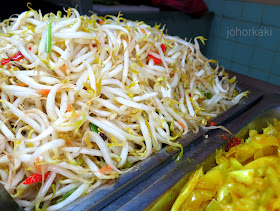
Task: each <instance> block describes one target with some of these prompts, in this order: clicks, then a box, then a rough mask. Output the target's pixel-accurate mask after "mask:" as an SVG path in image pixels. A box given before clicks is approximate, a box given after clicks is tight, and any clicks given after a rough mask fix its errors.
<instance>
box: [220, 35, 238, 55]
mask: <svg viewBox="0 0 280 211" xmlns="http://www.w3.org/2000/svg"><path fill="white" fill-rule="evenodd" d="M234 45H235V43H234V41H232V40H229V39H227V40H225V39H219V46H218V52H217V53H218V56H219V57H222V58H231V57H232V52H233V48H234Z"/></svg>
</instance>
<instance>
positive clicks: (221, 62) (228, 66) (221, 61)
mask: <svg viewBox="0 0 280 211" xmlns="http://www.w3.org/2000/svg"><path fill="white" fill-rule="evenodd" d="M217 60H218V64H219V66H223V67H224V68H225V69H226V70H230V69H231V62H230V60H228V59H225V58H220V57H217Z"/></svg>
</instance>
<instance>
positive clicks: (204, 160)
mask: <svg viewBox="0 0 280 211" xmlns="http://www.w3.org/2000/svg"><path fill="white" fill-rule="evenodd" d="M273 118H278V119H280V95H277V94H273V95H269V96H264V98H263V99H262V100H261V101H260V102H259V103H257V104H256V105H255V106H253V107H252V108H251V109H250V110H248V111H247V112H245V113H243V114H242V115H240V116H239V117H237V118H236V119H234V120H233V121H231V122H228V123H226V124H223V125H224V126H225V127H226V128H228V129H229V130H230V131H231V132H232V133H234V134H237V136H238V137H240V138H244V137H248V132H249V129H256V130H258V131H259V132H261V131H262V128H264V127H266V126H267V122H272V121H273ZM223 134H226V133H225V132H224V131H222V130H217V131H215V132H214V133H213V134H212V135H211V136H210V137H209V138H208V139H205V138H204V139H202V138H200V139H198V140H197V141H196V142H194V143H192V144H190V145H189V146H187V147H185V149H184V151H185V153H184V155H183V158H182V160H180V161H179V162H171V163H169V164H168V165H167V166H165V167H164V168H162V169H160V170H159V171H158V172H156V173H155V174H153V175H152V176H151V177H150V178H149V179H147V180H145V181H143V182H141V183H139V184H138V185H136V186H135V187H134V188H133V189H131V190H130V191H129V192H127V193H126V194H124V195H123V196H121V197H120V198H118V199H117V200H115V201H114V202H112V203H111V204H109V205H108V206H106V207H105V208H104V209H103V210H106V211H107V210H170V208H171V206H172V204H173V203H174V201H175V199H176V197H177V196H178V194H179V192H180V189H181V188H182V187H183V185H184V184H185V183H186V181H187V180H188V177H189V175H190V174H191V173H192V172H193V171H194V170H195V169H196V168H197V167H198V165H200V166H203V167H204V170H206V171H207V170H208V169H210V168H212V167H213V166H214V165H215V151H216V149H218V148H222V147H225V146H226V141H225V140H224V139H223V138H221V136H222V135H223Z"/></svg>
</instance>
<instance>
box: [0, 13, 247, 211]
mask: <svg viewBox="0 0 280 211" xmlns="http://www.w3.org/2000/svg"><path fill="white" fill-rule="evenodd" d="M65 12H66V14H65V15H63V16H62V13H61V12H58V13H57V15H55V14H52V13H51V14H46V15H42V13H41V12H40V11H35V10H32V9H31V10H30V11H27V12H23V13H22V14H20V15H17V16H13V17H11V18H9V19H7V20H5V21H3V22H2V23H0V27H1V37H0V58H1V68H0V81H1V84H0V85H1V87H0V88H1V100H0V131H1V132H0V165H1V169H0V178H1V183H2V184H4V186H5V188H6V189H7V190H8V191H9V193H10V194H11V195H12V196H13V197H14V198H15V199H16V201H17V202H18V203H19V204H20V205H21V206H22V207H24V208H25V209H26V210H30V209H33V208H36V209H39V208H47V210H57V209H60V208H62V207H64V206H65V205H67V204H69V203H71V202H72V201H74V200H75V199H77V198H78V197H80V196H81V195H83V194H85V193H87V192H90V191H91V190H93V189H95V188H96V187H97V186H99V185H101V184H103V183H104V182H106V181H108V180H110V179H113V178H117V177H119V176H120V175H121V174H123V173H125V172H127V171H128V170H129V169H130V168H131V166H132V165H133V164H134V163H136V162H138V161H140V160H143V159H145V158H147V157H149V156H150V155H151V154H153V153H154V152H155V151H158V150H160V149H162V147H163V146H165V145H172V146H176V147H180V146H181V145H180V144H179V143H177V142H176V139H177V138H178V137H180V136H182V135H185V134H186V133H188V132H190V131H193V132H197V131H198V129H199V128H200V127H201V126H203V125H206V124H207V122H208V121H209V120H210V119H212V118H214V117H216V116H217V115H218V114H220V113H222V112H224V111H225V110H227V109H228V108H229V107H231V106H233V105H235V104H237V103H238V102H239V101H240V99H241V98H242V97H243V96H244V95H246V93H237V92H236V91H235V84H236V81H235V78H232V79H229V77H228V75H227V73H225V72H224V71H223V70H222V71H218V69H219V66H218V65H217V68H215V69H213V68H212V67H211V65H210V63H217V62H216V61H214V60H209V59H207V58H206V57H204V56H203V55H202V54H201V52H200V48H199V43H198V41H199V40H201V41H203V42H204V39H203V38H202V37H197V38H196V39H194V40H193V42H191V41H186V40H183V39H180V38H178V37H174V36H168V35H166V34H164V28H160V26H158V25H156V26H155V27H151V26H149V25H146V24H145V23H144V22H134V21H130V20H126V19H124V18H122V17H121V16H120V15H119V16H118V17H115V16H106V17H99V16H96V15H94V14H93V15H92V16H90V17H87V16H80V14H79V13H78V12H77V10H76V9H73V8H69V9H68V10H66V11H65Z"/></svg>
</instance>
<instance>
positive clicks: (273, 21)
mask: <svg viewBox="0 0 280 211" xmlns="http://www.w3.org/2000/svg"><path fill="white" fill-rule="evenodd" d="M279 11H280V6H276V5H266V6H265V8H264V13H263V18H262V23H264V24H265V25H273V26H280V21H279V20H280V12H279Z"/></svg>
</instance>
